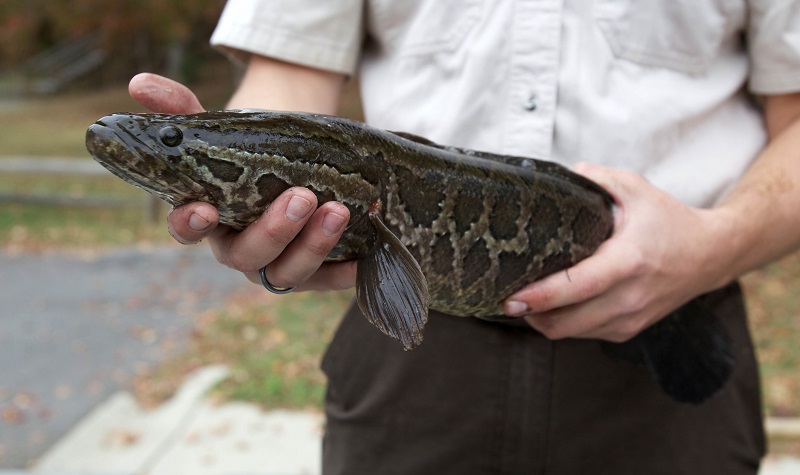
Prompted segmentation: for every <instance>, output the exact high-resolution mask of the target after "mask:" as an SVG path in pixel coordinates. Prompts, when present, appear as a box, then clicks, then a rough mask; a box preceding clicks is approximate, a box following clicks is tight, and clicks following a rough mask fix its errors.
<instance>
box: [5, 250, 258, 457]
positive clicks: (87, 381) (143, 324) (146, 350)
mask: <svg viewBox="0 0 800 475" xmlns="http://www.w3.org/2000/svg"><path fill="white" fill-rule="evenodd" d="M245 284H246V280H245V279H244V277H243V276H242V275H241V274H239V273H238V272H235V271H232V270H230V269H227V268H224V267H223V266H220V265H219V264H218V263H216V261H215V260H214V259H213V257H212V256H211V253H210V252H209V250H208V249H207V248H206V246H203V245H199V246H188V247H185V246H179V245H177V244H175V245H164V246H162V247H155V248H149V249H148V248H124V249H118V250H113V251H109V252H104V253H83V254H81V255H78V254H75V253H71V254H65V253H57V252H48V253H40V254H24V253H22V254H15V253H13V254H12V253H9V252H6V251H0V302H2V303H0V468H22V467H25V466H27V465H28V464H30V463H31V462H32V461H34V460H35V459H36V458H37V457H39V456H41V454H42V453H43V452H44V451H45V450H46V449H47V448H48V447H50V446H51V445H52V444H53V443H54V442H56V441H57V440H58V439H59V438H61V437H62V436H63V435H64V434H65V433H66V432H67V431H68V430H69V429H70V428H71V427H72V426H73V425H74V424H75V423H76V422H77V421H78V420H80V419H81V418H82V417H83V416H84V415H85V414H87V413H88V412H89V411H90V410H91V409H93V408H94V407H95V406H96V405H98V404H100V403H101V402H103V401H104V400H106V399H107V398H108V397H109V395H111V394H112V393H114V392H116V391H118V390H120V389H126V388H127V387H129V385H130V383H131V381H132V379H133V377H134V375H135V374H136V373H137V371H141V370H142V369H143V368H146V367H147V366H149V365H153V364H154V363H156V362H158V361H162V360H164V359H165V358H167V357H168V356H170V355H171V354H173V353H174V352H175V351H177V350H179V349H180V348H181V347H182V345H183V344H184V343H185V341H186V338H187V336H188V334H189V332H190V330H191V328H192V324H193V321H194V318H195V317H196V316H197V315H198V314H200V313H201V312H203V311H205V310H207V309H209V308H217V307H219V306H221V305H223V304H224V302H225V300H226V298H227V296H228V295H230V293H231V292H233V291H234V290H236V289H240V288H242V287H243V286H244V285H245Z"/></svg>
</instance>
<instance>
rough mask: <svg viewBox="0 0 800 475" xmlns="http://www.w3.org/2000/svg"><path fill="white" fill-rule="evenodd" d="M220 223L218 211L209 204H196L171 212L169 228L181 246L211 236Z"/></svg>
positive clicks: (189, 204) (168, 218)
mask: <svg viewBox="0 0 800 475" xmlns="http://www.w3.org/2000/svg"><path fill="white" fill-rule="evenodd" d="M218 223H219V213H218V212H217V209H216V208H214V207H213V206H211V205H210V204H208V203H202V202H199V201H198V202H194V203H188V204H185V205H183V206H178V207H177V208H175V209H173V210H172V211H170V213H169V216H167V228H168V229H169V233H170V235H172V237H173V238H175V240H176V241H178V242H179V243H181V244H194V243H197V242H200V241H201V240H202V239H203V238H204V237H206V236H208V235H209V234H211V233H212V232H213V231H214V230H215V229H216V228H217V224H218Z"/></svg>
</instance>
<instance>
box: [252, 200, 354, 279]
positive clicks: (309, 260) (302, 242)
mask: <svg viewBox="0 0 800 475" xmlns="http://www.w3.org/2000/svg"><path fill="white" fill-rule="evenodd" d="M349 216H350V214H349V211H348V209H347V207H346V206H344V205H343V204H341V203H337V202H328V203H325V204H323V205H322V206H320V207H319V209H318V210H317V211H316V212H314V214H313V215H312V217H311V219H309V220H308V223H307V224H306V225H305V227H303V230H302V231H301V232H300V234H298V235H297V237H296V238H295V239H294V240H293V241H292V242H291V243H290V244H289V245H288V246H287V247H286V249H285V250H284V251H283V252H282V253H281V254H280V255H279V256H278V257H277V258H275V260H273V261H272V262H270V263H269V265H268V266H267V269H266V272H265V275H266V277H267V280H268V281H269V282H270V283H271V284H273V285H276V286H278V287H294V286H297V285H299V284H302V283H303V282H305V281H306V280H307V279H308V278H310V277H311V276H312V275H314V273H315V272H317V269H319V268H320V266H321V265H322V262H323V260H324V259H325V258H326V257H327V256H328V254H329V253H330V252H331V249H333V247H334V246H335V245H336V243H337V242H338V241H339V237H341V235H342V232H343V231H344V229H345V224H347V221H348V219H349ZM248 278H250V279H251V280H253V281H256V282H258V281H259V280H258V278H257V274H256V273H253V274H251V275H248ZM326 288H330V285H329V284H326Z"/></svg>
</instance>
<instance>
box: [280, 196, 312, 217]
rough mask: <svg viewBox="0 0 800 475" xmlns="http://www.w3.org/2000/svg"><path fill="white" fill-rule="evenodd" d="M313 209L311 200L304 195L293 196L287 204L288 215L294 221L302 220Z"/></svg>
mask: <svg viewBox="0 0 800 475" xmlns="http://www.w3.org/2000/svg"><path fill="white" fill-rule="evenodd" d="M309 211H311V202H310V201H308V200H307V199H305V198H303V197H302V196H292V199H290V200H289V204H288V205H286V217H287V218H289V219H291V220H292V221H300V220H301V219H303V218H305V217H306V215H307V214H308V212H309Z"/></svg>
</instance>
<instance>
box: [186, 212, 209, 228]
mask: <svg viewBox="0 0 800 475" xmlns="http://www.w3.org/2000/svg"><path fill="white" fill-rule="evenodd" d="M209 226H211V222H209V221H208V220H207V219H206V218H204V217H202V216H200V215H199V214H197V213H192V214H191V215H190V216H189V227H190V228H192V229H193V230H195V231H205V230H206V229H208V227H209Z"/></svg>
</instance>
